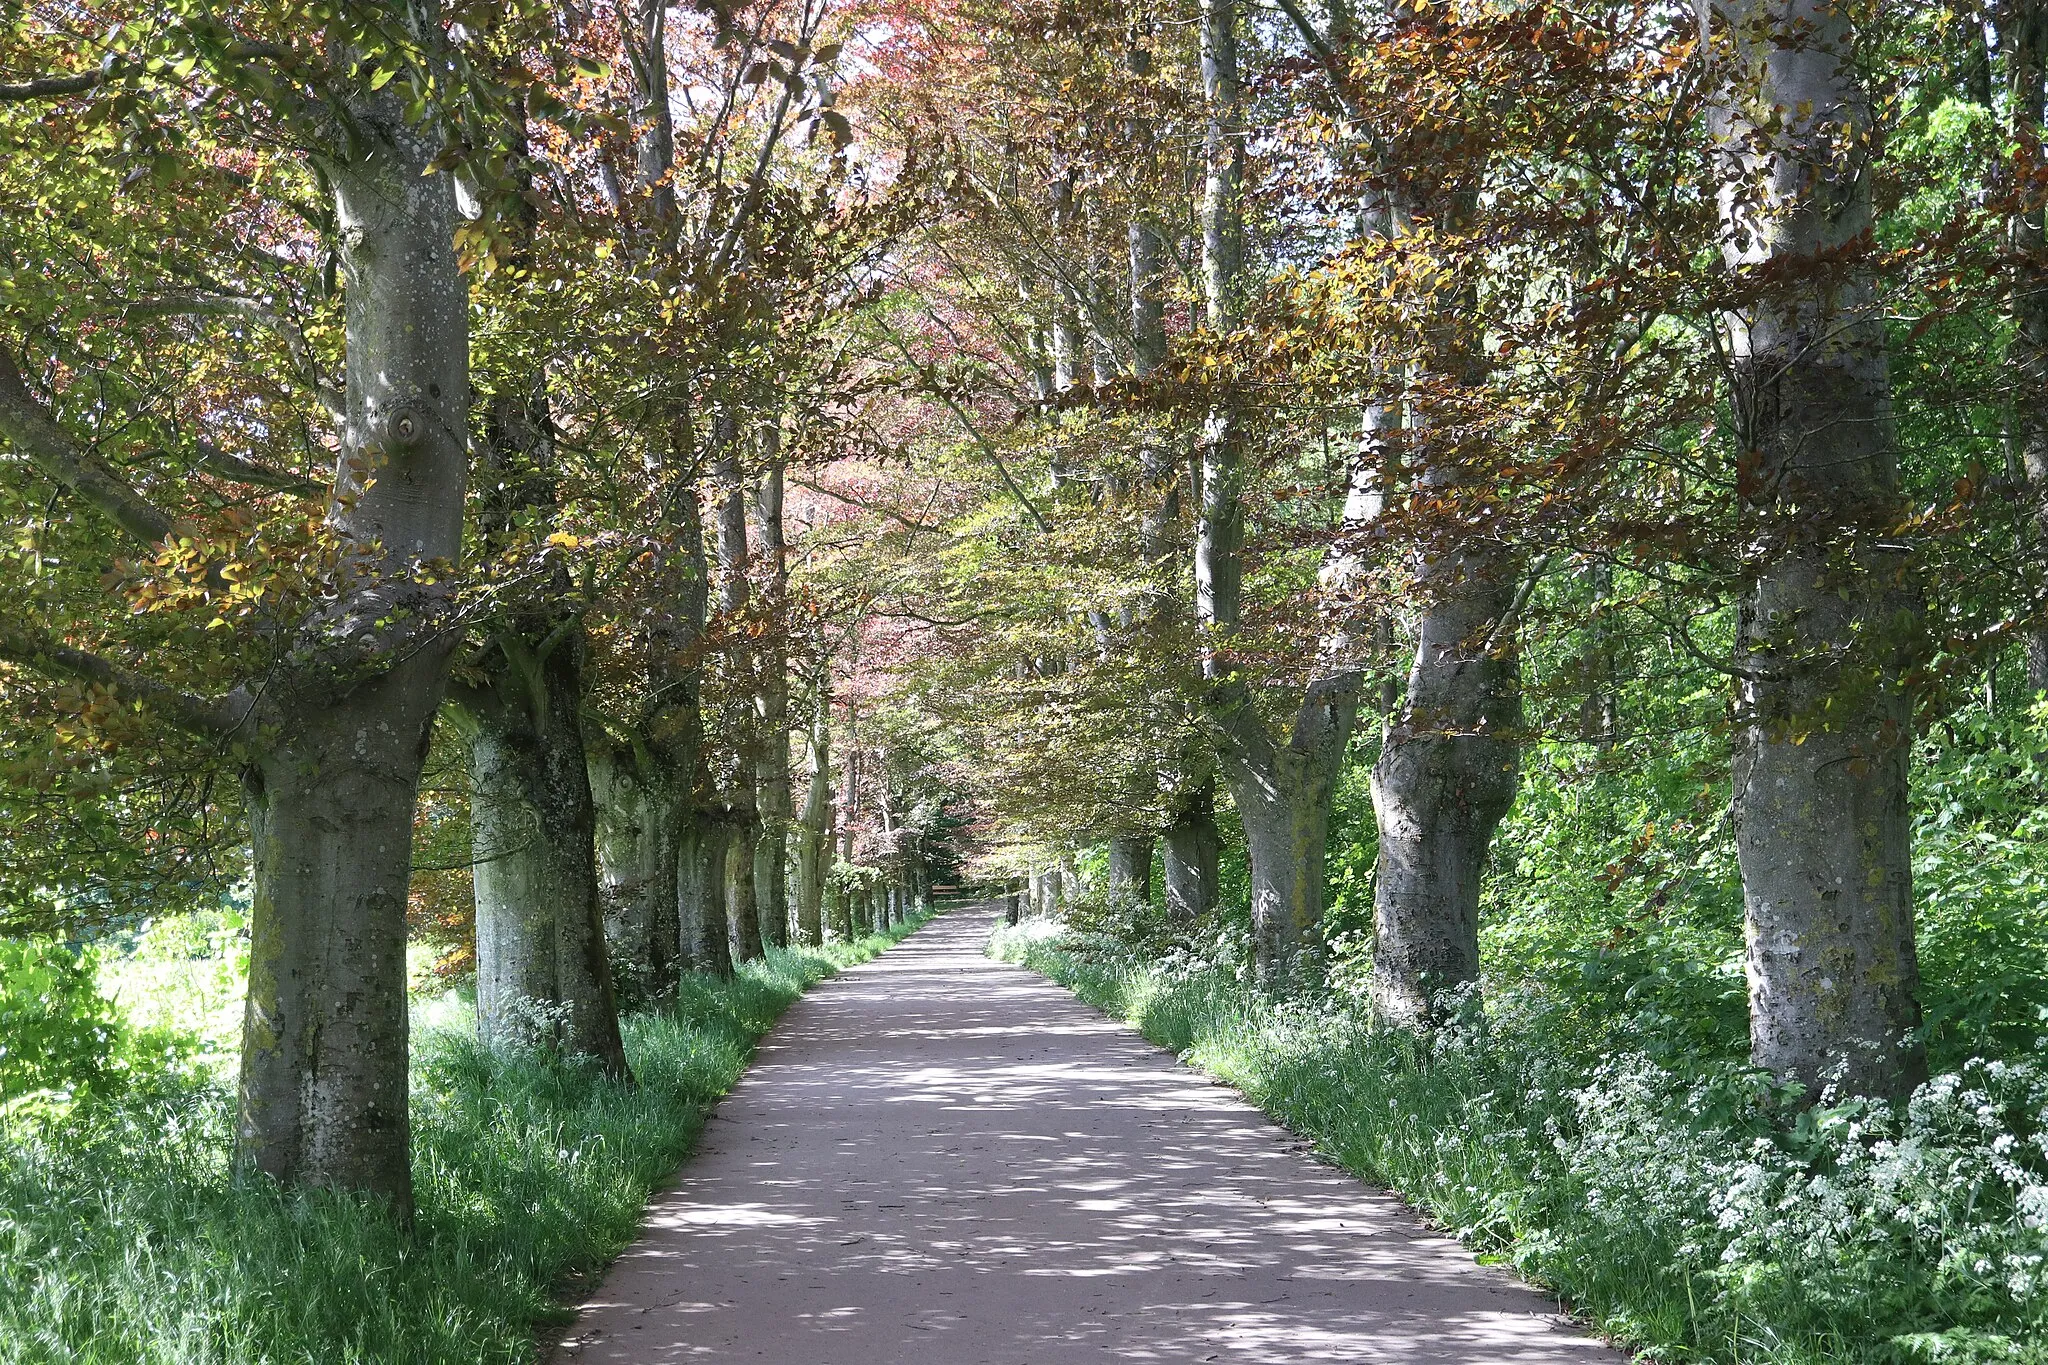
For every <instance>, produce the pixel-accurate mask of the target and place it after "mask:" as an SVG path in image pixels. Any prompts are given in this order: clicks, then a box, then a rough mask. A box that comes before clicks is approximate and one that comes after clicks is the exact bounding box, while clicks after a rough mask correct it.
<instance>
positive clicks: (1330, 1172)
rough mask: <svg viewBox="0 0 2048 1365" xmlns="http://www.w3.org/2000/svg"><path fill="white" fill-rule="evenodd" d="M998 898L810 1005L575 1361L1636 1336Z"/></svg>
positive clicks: (1448, 1356) (625, 1274)
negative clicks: (1080, 991) (1497, 1249)
mask: <svg viewBox="0 0 2048 1365" xmlns="http://www.w3.org/2000/svg"><path fill="white" fill-rule="evenodd" d="M994 923H995V911H994V910H993V908H991V907H988V906H982V907H975V908H971V909H962V910H959V911H955V912H954V913H952V914H949V915H945V916H942V917H941V918H939V919H937V920H935V921H933V922H932V923H931V924H930V925H928V926H927V927H925V928H924V929H922V930H920V931H919V932H918V933H917V934H916V935H914V936H913V937H912V938H910V939H908V940H906V941H905V942H904V943H903V944H902V946H900V947H898V948H897V949H895V950H894V951H892V952H890V953H889V954H887V955H886V956H884V957H881V958H878V959H876V960H875V961H873V962H870V963H868V964H866V965H864V966H861V967H857V968H854V969H852V970H850V971H847V972H845V973H843V974H842V975H840V976H839V977H838V978H836V979H834V980H832V981H830V982H828V983H825V984H824V985H822V986H820V987H819V988H818V989H816V990H814V991H813V992H811V993H810V994H809V995H807V996H806V997H804V999H803V1000H801V1001H800V1002H798V1003H797V1004H796V1005H795V1006H794V1007H792V1008H791V1009H790V1011H789V1012H788V1014H786V1015H785V1016H784V1017H783V1018H782V1020H781V1022H780V1023H778V1024H777V1025H776V1027H775V1029H774V1030H773V1032H771V1033H770V1034H769V1036H768V1037H767V1038H766V1039H765V1040H764V1041H763V1042H762V1045H761V1047H760V1050H759V1052H758V1053H757V1054H756V1057H755V1060H754V1063H753V1065H752V1067H751V1068H750V1069H749V1070H748V1072H747V1073H746V1075H745V1076H744V1078H742V1080H741V1081H740V1083H739V1084H738V1085H737V1086H736V1087H734V1089H733V1091H732V1093H731V1094H730V1095H729V1096H727V1098H726V1099H725V1100H724V1101H723V1102H722V1103H721V1104H720V1106H719V1107H718V1109H717V1111H716V1112H715V1113H714V1115H713V1116H712V1118H711V1120H710V1121H709V1123H708V1124H707V1125H706V1128H705V1130H704V1134H703V1137H702V1140H701V1142H700V1144H699V1147H698V1150H697V1155H696V1156H695V1157H693V1158H692V1159H691V1161H690V1162H689V1164H688V1165H687V1166H685V1167H684V1169H683V1172H682V1175H681V1177H680V1179H679V1180H678V1182H677V1184H676V1185H675V1186H674V1187H673V1188H671V1189H670V1190H669V1191H667V1192H666V1193H664V1194H662V1195H659V1196H657V1197H656V1198H655V1200H654V1201H653V1202H652V1203H651V1204H650V1205H649V1206H648V1210H647V1221H646V1226H645V1232H644V1235H643V1236H642V1237H641V1239H640V1240H639V1241H638V1242H637V1243H635V1244H634V1245H633V1246H632V1247H631V1248H630V1249H629V1250H627V1252H626V1253H625V1254H624V1255H623V1256H622V1257H621V1258H620V1259H619V1260H618V1261H617V1262H616V1263H615V1264H614V1265H613V1266H612V1268H611V1270H610V1272H609V1274H608V1275H607V1276H606V1278H605V1280H604V1282H603V1283H602V1285H601V1286H599V1287H598V1289H597V1290H596V1291H595V1293H594V1294H593V1295H592V1296H591V1298H590V1299H589V1301H588V1302H586V1303H585V1305H584V1306H583V1308H582V1310H581V1312H580V1314H579V1316H578V1318H577V1321H576V1322H575V1324H574V1325H573V1326H572V1327H570V1329H569V1331H568V1335H567V1338H566V1339H565V1340H564V1342H563V1343H562V1346H561V1348H560V1350H559V1353H558V1354H557V1356H556V1359H557V1360H558V1361H560V1362H565V1363H566V1362H571V1361H574V1362H596V1361H630V1362H636V1363H638V1365H659V1363H660V1362H669V1361H683V1360H700V1359H717V1360H768V1361H776V1362H781V1363H782V1365H812V1363H813V1362H816V1363H817V1365H863V1363H864V1362H887V1363H888V1365H896V1363H897V1362H901V1361H905V1360H917V1361H929V1362H936V1363H942V1365H956V1363H957V1365H967V1363H968V1362H990V1363H991V1365H993V1363H995V1362H1001V1363H1002V1365H1059V1363H1060V1362H1066V1361H1082V1360H1086V1361H1100V1360H1105V1359H1124V1360H1162V1361H1168V1360H1170V1361H1202V1360H1217V1361H1232V1362H1281V1361H1288V1362H1293V1361H1323V1360H1330V1361H1337V1360H1342V1361H1372V1362H1403V1363H1404V1365H1405V1363H1406V1362H1435V1361H1442V1362H1452V1361H1455V1362H1461V1365H1487V1363H1488V1362H1503V1363H1505V1362H1509V1361H1514V1362H1517V1363H1518V1365H1553V1363H1555V1365H1563V1363H1564V1362H1608V1361H1619V1360H1620V1359H1621V1358H1622V1357H1621V1356H1620V1355H1619V1354H1618V1353H1616V1352H1614V1351H1612V1350H1610V1349H1608V1348H1606V1347H1604V1346H1602V1345H1600V1344H1599V1343H1597V1342H1596V1341H1594V1340H1593V1339H1592V1338H1590V1337H1588V1336H1586V1335H1584V1334H1583V1333H1582V1332H1580V1331H1579V1330H1578V1329H1577V1328H1575V1327H1574V1326H1572V1325H1571V1324H1570V1323H1568V1322H1566V1321H1565V1320H1563V1319H1562V1318H1560V1317H1559V1316H1558V1315H1557V1312H1556V1309H1555V1305H1554V1304H1553V1303H1552V1302H1551V1301H1550V1300H1548V1299H1546V1298H1544V1297H1543V1296H1542V1295H1540V1294H1539V1293H1537V1292H1536V1291H1534V1290H1532V1289H1530V1288H1528V1287H1527V1286H1525V1285H1522V1284H1520V1283H1518V1282H1517V1281H1515V1280H1513V1279H1512V1278H1510V1277H1509V1276H1508V1275H1506V1274H1505V1273H1504V1272H1501V1271H1499V1270H1496V1269H1493V1268H1490V1267H1484V1266H1480V1265H1478V1264H1477V1263H1475V1262H1474V1261H1473V1259H1472V1257H1471V1255H1470V1254H1469V1253H1468V1252H1466V1251H1465V1250H1464V1249H1463V1248H1461V1247H1460V1246H1459V1245H1458V1244H1457V1243H1456V1242H1455V1241H1454V1240H1452V1239H1451V1238H1449V1237H1446V1236H1443V1235H1440V1234H1437V1233H1434V1232H1432V1231H1430V1230H1428V1229H1427V1228H1425V1227H1424V1226H1423V1225H1422V1223H1421V1222H1420V1220H1419V1219H1418V1218H1417V1217H1416V1216H1415V1215H1414V1213H1413V1212H1412V1211H1410V1210H1409V1209H1408V1208H1407V1206H1405V1205H1404V1204H1402V1203H1401V1202H1400V1201H1399V1200H1397V1199H1395V1198H1393V1197H1392V1196H1389V1195H1386V1194H1382V1193H1380V1192H1378V1191H1375V1190H1372V1189H1370V1188H1368V1187H1367V1186H1365V1185H1363V1184H1361V1183H1360V1182H1358V1181H1357V1180H1355V1179H1354V1178H1352V1177H1351V1176H1349V1175H1347V1174H1346V1173H1344V1172H1342V1171H1341V1170H1337V1169H1334V1168H1332V1167H1330V1166H1327V1165H1324V1164H1321V1163H1319V1162H1317V1161H1316V1160H1314V1159H1313V1158H1312V1157H1311V1156H1310V1155H1309V1154H1308V1153H1307V1152H1306V1150H1305V1149H1304V1147H1303V1145H1302V1143H1301V1142H1300V1140H1299V1139H1297V1138H1295V1137H1293V1136H1292V1135H1291V1134H1289V1133H1287V1132H1286V1131H1285V1130H1284V1129H1281V1128H1279V1127H1278V1126H1276V1125H1275V1124H1273V1123H1272V1121H1271V1120H1269V1119H1267V1118H1266V1117H1265V1116H1264V1115H1263V1114H1261V1113H1259V1112H1258V1111H1257V1110H1256V1109H1254V1108H1252V1107H1251V1106H1250V1105H1248V1104H1246V1103H1245V1102H1244V1101H1243V1100H1242V1099H1240V1098H1239V1097H1238V1096H1237V1095H1236V1094H1235V1093H1234V1092H1233V1091H1230V1090H1228V1089H1225V1088H1223V1087H1221V1086H1218V1085H1215V1084H1213V1083H1211V1082H1209V1081H1208V1080H1207V1079H1206V1078H1204V1077H1202V1076H1201V1075H1199V1074H1197V1073H1195V1072H1193V1071H1191V1070H1189V1069H1188V1068H1186V1067H1184V1066H1181V1065H1180V1064H1179V1063H1178V1062H1176V1060H1175V1059H1174V1058H1173V1056H1172V1055H1171V1054H1169V1053H1167V1052H1164V1051H1162V1050H1160V1049H1159V1048H1156V1047H1154V1046H1153V1045H1152V1044H1150V1043H1148V1042H1146V1041H1145V1040H1144V1039H1143V1038H1142V1037H1141V1036H1139V1034H1138V1033H1137V1032H1136V1031H1135V1030H1133V1029H1131V1028H1130V1027H1128V1026H1126V1025H1124V1024H1122V1023H1118V1022H1116V1021H1114V1020H1111V1019H1107V1018H1105V1017H1103V1016H1102V1015H1101V1014H1098V1013H1097V1012H1096V1011H1094V1010H1093V1009H1091V1008H1089V1007H1088V1006H1086V1005H1084V1004H1082V1003H1081V1002H1080V1001H1078V1000H1076V999H1075V998H1074V997H1073V996H1072V995H1070V994H1069V993H1068V992H1067V991H1065V990H1063V989H1061V988H1060V987H1058V986H1056V985H1053V984H1052V983H1051V982H1049V981H1047V980H1045V979H1044V978H1043V977H1041V976H1038V975H1037V974H1036V973H1033V972H1030V971H1028V970H1026V969H1024V968H1022V967H1019V966H1014V965H1011V964H1007V963H1002V962H996V961H992V960H990V959H989V958H988V957H986V956H984V954H983V947H984V945H985V944H986V942H987V941H988V938H989V935H990V932H991V931H992V929H993V927H994Z"/></svg>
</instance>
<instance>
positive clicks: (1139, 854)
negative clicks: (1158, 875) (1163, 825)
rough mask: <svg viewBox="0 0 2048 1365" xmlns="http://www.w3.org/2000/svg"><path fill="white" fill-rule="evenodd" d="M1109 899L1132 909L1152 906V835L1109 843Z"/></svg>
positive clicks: (1131, 837) (1121, 838)
mask: <svg viewBox="0 0 2048 1365" xmlns="http://www.w3.org/2000/svg"><path fill="white" fill-rule="evenodd" d="M1109 898H1110V900H1112V901H1114V902H1118V903H1122V904H1130V905H1147V904H1150V903H1151V900H1152V836H1151V835H1149V834H1144V835H1138V834H1127V835H1119V836H1117V837H1116V838H1114V839H1111V840H1110V841H1109Z"/></svg>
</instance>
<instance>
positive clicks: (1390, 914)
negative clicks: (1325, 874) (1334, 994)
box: [1371, 551, 1521, 1028]
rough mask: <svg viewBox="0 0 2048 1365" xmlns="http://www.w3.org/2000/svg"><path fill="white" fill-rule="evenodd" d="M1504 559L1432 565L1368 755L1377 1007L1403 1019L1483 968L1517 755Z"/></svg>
mask: <svg viewBox="0 0 2048 1365" xmlns="http://www.w3.org/2000/svg"><path fill="white" fill-rule="evenodd" d="M1506 563H1507V558H1506V556H1505V555H1500V554H1493V555H1488V554H1485V553H1483V552H1479V551H1467V552H1460V553H1456V554H1451V555H1444V556H1439V557H1436V558H1434V559H1432V560H1431V561H1429V562H1427V563H1426V564H1425V565H1424V567H1423V570H1422V572H1421V575H1420V582H1419V584H1418V588H1419V590H1420V593H1421V596H1422V601H1423V603H1424V605H1423V607H1422V616H1421V620H1420V622H1419V623H1418V624H1419V629H1418V635H1419V637H1420V638H1419V639H1418V641H1417V643H1416V649H1415V662H1414V665H1413V667H1412V668H1411V669H1410V671H1409V674H1408V693H1407V697H1406V699H1405V700H1404V702H1403V703H1402V705H1401V708H1400V710H1399V711H1397V712H1396V713H1395V716H1394V718H1393V721H1392V723H1391V724H1389V725H1388V727H1387V732H1386V738H1385V742H1384V744H1383V745H1382V747H1381V749H1380V758H1379V762H1378V763H1376V764H1375V765H1374V766H1373V772H1372V800H1373V812H1374V814H1375V816H1376V817H1377V819H1378V821H1379V839H1380V847H1379V868H1378V872H1377V876H1376V878H1375V882H1374V887H1373V965H1372V987H1371V989H1372V998H1373V1010H1374V1013H1375V1014H1377V1015H1378V1016H1379V1017H1380V1018H1381V1019H1383V1020H1385V1021H1387V1022H1389V1023H1393V1024H1398V1025H1400V1026H1403V1027H1407V1028H1419V1027H1426V1026H1428V1025H1430V1024H1432V1023H1434V1022H1436V1020H1437V1017H1438V1015H1437V1010H1436V1007H1435V1004H1434V1003H1433V1002H1434V1001H1435V1000H1436V999H1437V997H1438V996H1440V995H1441V994H1442V993H1443V992H1445V991H1449V990H1453V989H1455V988H1457V987H1459V986H1462V985H1464V984H1465V983H1467V982H1470V981H1475V980H1477V979H1478V976H1479V890H1480V878H1481V874H1482V873H1483V872H1484V871H1485V868H1486V857H1487V850H1488V849H1489V848H1490V847H1491V845H1492V841H1493V832H1494V830H1495V828H1496V827H1498V825H1499V824H1500V821H1501V817H1502V816H1504V815H1506V814H1507V812H1508V808H1509V807H1510V806H1511V805H1513V804H1514V799H1515V786H1516V780H1517V765H1518V763H1519V761H1520V744H1519V742H1518V741H1517V739H1516V737H1515V736H1514V734H1513V733H1512V732H1513V727H1514V725H1515V723H1516V722H1517V721H1518V720H1519V718H1520V714H1521V702H1520V693H1519V690H1518V688H1517V686H1516V669H1515V665H1514V656H1513V654H1512V652H1511V650H1510V647H1509V646H1508V644H1507V643H1506V642H1505V641H1500V640H1495V639H1494V636H1495V634H1496V633H1498V632H1499V631H1500V629H1501V623H1502V622H1504V621H1506V620H1507V618H1508V615H1509V611H1510V608H1511V606H1512V604H1513V599H1514V583H1513V581H1512V580H1511V579H1507V578H1506V572H1507V570H1506Z"/></svg>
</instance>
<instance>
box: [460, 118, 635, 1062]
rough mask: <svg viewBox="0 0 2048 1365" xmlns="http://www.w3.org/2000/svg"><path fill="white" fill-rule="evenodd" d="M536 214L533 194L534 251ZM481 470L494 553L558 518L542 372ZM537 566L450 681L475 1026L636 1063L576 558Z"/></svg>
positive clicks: (512, 400) (530, 377)
mask: <svg viewBox="0 0 2048 1365" xmlns="http://www.w3.org/2000/svg"><path fill="white" fill-rule="evenodd" d="M515 119H516V121H515V122H514V124H513V133H514V137H515V147H514V150H515V153H518V154H523V152H524V148H525V143H526V116H525V112H524V108H523V106H519V107H517V112H516V115H515ZM519 174H520V176H521V181H522V183H524V181H525V179H526V177H525V173H524V172H523V171H522V172H520V173H519ZM533 220H534V215H533V213H532V211H531V209H530V207H529V206H528V205H526V204H525V202H524V201H523V200H522V201H521V203H520V206H519V209H518V218H517V220H516V222H517V226H516V231H517V233H518V236H519V240H520V242H521V244H522V245H521V248H520V249H521V251H522V253H523V252H524V251H525V249H526V247H525V244H527V243H530V242H531V240H532V231H533V226H534V221H533ZM480 473H481V476H482V479H481V482H482V484H483V487H482V489H481V496H480V497H479V499H478V502H479V515H478V529H479V531H480V532H481V534H482V539H483V544H484V547H485V550H486V552H487V553H488V554H490V555H492V556H493V557H495V556H496V555H498V554H499V553H500V552H503V551H505V550H507V549H508V548H511V549H513V551H514V553H515V554H516V553H518V548H517V547H518V541H517V539H516V537H517V536H518V534H519V533H520V531H521V530H522V529H523V528H526V527H529V526H530V525H531V524H533V523H536V522H537V523H538V524H541V525H551V524H553V522H554V520H555V518H556V516H557V513H558V510H559V506H560V494H559V489H558V487H557V467H556V450H555V430H554V418H553V411H552V407H551V405H550V403H549V401H548V394H547V380H546V378H545V376H544V375H543V374H541V373H538V372H535V371H524V370H521V371H516V372H514V373H512V374H509V375H505V376H501V377H500V380H499V391H498V392H496V393H494V394H493V395H492V396H491V399H490V402H489V405H488V416H487V420H486V432H485V441H484V459H483V467H482V469H481V470H480ZM529 575H530V576H529V578H528V580H527V581H526V582H524V583H519V584H515V585H511V586H510V587H509V588H508V590H507V591H506V592H504V593H501V594H500V596H499V605H498V609H497V611H496V612H495V613H494V614H493V616H492V617H491V618H490V619H489V620H487V621H486V622H485V626H484V631H485V639H484V640H483V641H482V643H481V647H480V649H479V650H478V651H477V653H476V655H475V656H474V659H473V662H474V668H473V669H472V670H470V672H471V674H472V676H471V677H470V678H469V680H467V681H461V682H457V683H455V684H453V685H452V686H451V689H450V699H451V700H452V701H453V702H454V703H455V707H456V712H457V715H458V716H459V717H460V728H461V729H462V731H463V732H464V737H465V738H466V739H467V740H468V741H469V748H470V790H471V796H470V811H471V824H472V828H473V831H474V835H475V840H474V842H475V846H476V850H477V863H476V867H475V870H474V875H473V880H474V884H475V895H476V950H477V1025H478V1030H479V1032H480V1033H481V1034H482V1036H483V1037H485V1038H486V1039H490V1040H494V1041H499V1042H518V1043H526V1044H544V1045H547V1046H551V1047H556V1048H559V1049H561V1050H562V1051H563V1052H565V1053H567V1054H569V1055H572V1056H581V1057H589V1058H592V1059H594V1060H595V1061H596V1062H597V1063H598V1065H599V1066H600V1067H601V1068H603V1069H604V1071H605V1072H606V1073H608V1074H610V1075H613V1076H617V1077H627V1076H629V1074H630V1073H629V1072H628V1070H627V1067H626V1053H625V1046H624V1044H623V1042H622V1041H621V1039H620V1035H619V1021H618V1011H617V1005H616V1000H615V998H614V995H613V988H612V980H611V973H610V968H609V961H608V954H607V952H606V944H605V937H604V926H603V921H602V918H601V913H602V912H601V906H600V898H599V894H598V885H597V857H596V852H595V838H596V823H597V822H596V816H595V810H594V803H593V800H592V796H591V790H590V779H589V763H588V761H587V759H586V757H585V752H584V743H583V724H582V708H583V656H584V651H585V639H584V632H583V618H582V616H581V614H580V612H579V609H578V606H577V604H576V603H575V601H574V600H573V595H574V586H573V584H572V583H571V581H570V577H569V572H568V570H567V568H566V567H564V566H563V565H562V564H560V563H559V562H552V563H551V562H548V561H546V560H543V561H541V562H540V563H538V564H535V565H533V566H532V568H531V569H530V570H529Z"/></svg>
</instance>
